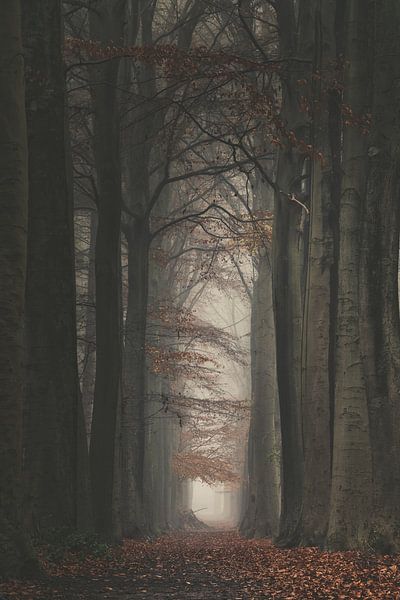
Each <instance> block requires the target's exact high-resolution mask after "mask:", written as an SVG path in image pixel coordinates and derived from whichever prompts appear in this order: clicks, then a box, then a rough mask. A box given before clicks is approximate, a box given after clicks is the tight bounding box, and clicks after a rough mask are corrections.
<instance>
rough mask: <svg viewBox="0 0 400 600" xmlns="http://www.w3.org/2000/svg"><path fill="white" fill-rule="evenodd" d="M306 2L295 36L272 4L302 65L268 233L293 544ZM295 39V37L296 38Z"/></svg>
mask: <svg viewBox="0 0 400 600" xmlns="http://www.w3.org/2000/svg"><path fill="white" fill-rule="evenodd" d="M309 11H310V4H309V3H308V2H302V3H301V4H300V9H299V12H300V17H299V28H298V29H299V31H298V35H297V36H296V35H295V15H294V9H293V5H292V3H291V2H286V1H284V2H282V4H280V5H279V7H278V24H279V27H280V45H281V54H282V55H283V56H284V57H285V58H287V59H288V60H289V61H290V57H291V56H293V55H297V56H301V57H302V58H303V59H304V60H305V65H306V66H302V67H300V66H298V65H296V69H295V72H293V71H294V69H290V68H289V73H288V75H287V77H286V78H285V80H283V82H282V83H283V92H282V93H283V97H282V109H281V118H282V121H283V123H284V128H285V131H284V132H283V134H282V138H283V139H282V144H283V146H282V148H281V149H280V151H279V157H278V166H277V177H276V186H277V189H276V194H275V212H274V233H273V271H272V273H273V295H274V313H275V335H276V363H277V379H278V394H279V405H280V422H281V439H282V502H281V517H280V528H279V534H278V538H277V542H278V543H279V544H280V545H293V544H296V543H298V541H299V520H300V515H301V508H302V492H303V470H304V465H303V447H302V436H301V354H302V322H303V291H304V273H305V252H304V248H305V246H306V237H307V214H306V209H305V208H303V207H302V206H301V205H299V204H298V203H297V202H295V201H293V200H291V198H293V196H292V194H294V195H295V197H296V198H297V196H299V195H300V192H301V181H302V175H303V170H304V169H303V167H304V158H305V157H304V155H303V154H302V153H301V152H300V150H299V149H298V148H297V147H295V146H294V145H293V142H292V140H291V139H290V135H289V132H291V131H292V132H294V134H295V136H296V139H297V140H302V141H303V142H305V141H307V140H308V138H309V119H308V116H307V115H306V114H305V113H304V111H301V110H300V106H299V102H298V98H297V94H296V89H297V86H298V84H297V80H298V78H299V75H300V74H301V75H303V76H304V77H305V78H308V76H309V75H310V68H309V66H307V60H309V58H310V55H311V54H310V52H311V51H310V48H311V47H312V42H313V39H314V38H313V35H314V30H313V21H312V19H311V18H310V13H309ZM296 40H297V41H296Z"/></svg>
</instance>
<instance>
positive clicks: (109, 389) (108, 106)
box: [89, 0, 126, 538]
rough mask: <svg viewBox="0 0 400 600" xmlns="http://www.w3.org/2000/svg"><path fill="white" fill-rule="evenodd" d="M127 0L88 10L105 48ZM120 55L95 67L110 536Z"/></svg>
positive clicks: (102, 515)
mask: <svg viewBox="0 0 400 600" xmlns="http://www.w3.org/2000/svg"><path fill="white" fill-rule="evenodd" d="M125 9H126V2H125V0H112V1H109V0H96V1H95V2H92V3H91V7H90V11H89V23H90V36H91V38H92V39H93V40H94V41H95V42H97V43H98V44H99V46H100V48H102V49H104V50H105V49H106V48H107V46H110V45H111V44H112V43H114V44H117V45H118V44H122V42H123V33H124V18H125ZM119 65H120V61H119V59H118V57H109V56H106V57H105V58H104V59H103V60H102V59H100V60H99V61H98V63H97V64H96V65H95V66H92V67H90V69H91V94H92V102H93V150H94V157H95V170H96V178H97V188H98V198H97V208H98V225H97V236H96V259H95V271H96V382H95V390H94V403H93V421H92V435H91V444H90V470H91V481H92V492H93V493H92V498H93V511H94V521H95V528H96V530H97V531H98V533H99V534H101V535H103V536H104V537H106V538H111V537H113V536H114V534H115V532H116V523H115V518H114V517H115V514H114V510H113V508H114V501H113V499H114V498H115V496H114V482H115V468H114V467H115V439H116V424H117V411H118V405H119V400H120V393H121V300H120V285H121V281H120V280H121V277H120V225H121V202H122V199H121V172H120V168H121V164H120V115H119V105H118V98H119V95H118V86H117V83H118V73H119Z"/></svg>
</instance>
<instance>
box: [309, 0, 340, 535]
mask: <svg viewBox="0 0 400 600" xmlns="http://www.w3.org/2000/svg"><path fill="white" fill-rule="evenodd" d="M313 17H314V23H315V59H314V70H315V71H316V72H319V73H323V78H324V79H323V80H322V79H316V80H315V83H314V85H313V88H312V91H311V93H312V100H313V106H314V114H313V135H312V144H313V150H314V154H316V157H315V158H313V160H312V171H311V200H310V229H309V244H308V261H307V265H308V271H307V281H306V293H305V304H304V321H303V351H302V362H303V368H302V404H301V406H302V431H303V444H304V490H303V507H302V520H301V532H300V536H301V543H302V544H304V545H323V544H324V542H325V536H326V531H327V527H328V518H329V497H330V480H331V446H332V439H331V437H332V436H331V431H332V427H331V413H332V404H333V380H334V373H333V372H332V371H333V369H332V367H333V361H332V360H331V357H332V343H333V339H334V321H335V308H336V298H335V295H336V289H335V282H336V267H337V265H336V262H335V258H336V253H335V249H334V242H335V240H336V235H335V230H336V216H337V210H336V204H337V200H338V199H337V198H335V197H334V193H335V191H336V188H335V186H334V181H335V178H334V173H333V169H334V161H333V159H332V148H331V140H332V139H334V136H335V134H336V132H331V127H335V126H338V123H337V121H336V120H335V119H333V118H332V113H334V110H335V109H336V104H337V97H336V93H335V92H333V91H331V90H330V89H329V87H330V80H331V79H333V77H334V76H335V71H334V65H335V60H336V48H335V45H336V44H335V22H336V2H335V1H334V0H328V1H327V2H324V3H323V6H322V2H321V0H318V1H317V2H315V3H313Z"/></svg>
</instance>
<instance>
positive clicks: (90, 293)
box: [82, 210, 97, 447]
mask: <svg viewBox="0 0 400 600" xmlns="http://www.w3.org/2000/svg"><path fill="white" fill-rule="evenodd" d="M96 235H97V212H96V211H94V210H92V211H91V213H90V242H89V256H88V281H87V295H86V307H85V313H86V323H85V346H86V360H85V366H84V372H83V375H82V403H83V412H84V415H85V428H86V437H87V443H88V447H90V436H91V430H92V416H93V396H94V384H95V379H96V268H95V265H96Z"/></svg>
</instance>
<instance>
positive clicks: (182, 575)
mask: <svg viewBox="0 0 400 600" xmlns="http://www.w3.org/2000/svg"><path fill="white" fill-rule="evenodd" d="M44 569H45V571H46V573H47V577H46V579H44V580H43V581H42V582H37V583H34V582H29V583H26V582H25V583H21V582H8V583H3V584H0V597H4V599H5V600H25V599H26V600H100V598H101V600H134V599H141V598H149V599H151V600H153V599H164V598H165V599H167V598H178V599H181V600H190V599H192V598H193V599H194V598H197V599H200V600H201V599H205V600H206V599H207V598H213V599H219V598H221V599H232V600H251V599H256V598H264V599H268V600H270V599H271V600H290V599H298V600H307V599H309V598H310V599H313V600H314V599H321V600H355V599H358V598H360V599H363V600H364V599H373V600H381V599H385V600H400V556H398V555H396V556H375V555H366V554H361V553H357V552H335V553H327V552H321V551H320V550H318V549H316V548H295V549H290V550H283V549H278V548H275V547H273V546H272V545H271V544H270V543H269V542H268V541H267V540H246V539H243V538H241V537H240V536H239V535H238V534H236V533H234V532H204V533H203V532H202V533H185V534H174V535H169V536H163V537H161V538H159V539H157V540H153V541H138V540H127V541H125V542H124V544H123V545H121V546H119V547H116V548H114V549H113V550H112V551H111V552H110V555H109V556H108V557H107V558H103V559H99V558H95V557H89V556H88V557H86V558H84V559H82V560H81V559H79V560H78V559H77V557H76V556H73V555H71V556H69V557H67V558H66V560H64V562H63V563H62V564H60V565H55V564H51V563H45V564H44Z"/></svg>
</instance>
